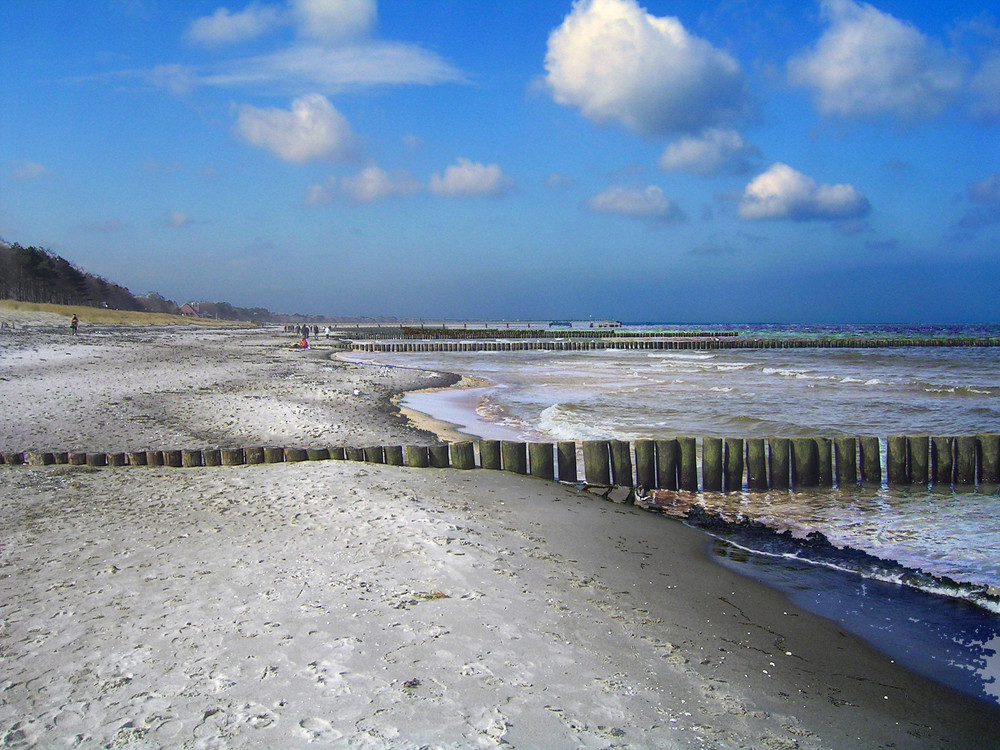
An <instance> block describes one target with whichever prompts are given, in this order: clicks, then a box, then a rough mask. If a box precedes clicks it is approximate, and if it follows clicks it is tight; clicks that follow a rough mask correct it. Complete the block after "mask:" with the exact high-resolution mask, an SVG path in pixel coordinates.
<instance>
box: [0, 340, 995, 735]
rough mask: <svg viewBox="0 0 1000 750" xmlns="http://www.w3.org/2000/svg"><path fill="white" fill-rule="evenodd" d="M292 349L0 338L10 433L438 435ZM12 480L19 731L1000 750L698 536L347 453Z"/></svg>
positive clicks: (983, 707)
mask: <svg viewBox="0 0 1000 750" xmlns="http://www.w3.org/2000/svg"><path fill="white" fill-rule="evenodd" d="M0 341H2V340H0ZM289 341H290V339H289V337H286V336H280V335H270V334H268V333H266V332H264V333H253V334H250V335H247V334H244V333H242V332H225V333H211V332H205V333H203V332H199V333H198V334H197V335H196V336H194V337H192V336H189V335H186V334H177V333H175V332H169V333H164V332H116V333H115V335H114V337H113V340H112V341H110V342H109V341H108V340H107V339H102V340H100V341H97V340H92V341H71V340H70V339H69V338H68V337H65V338H61V339H57V340H52V341H38V340H35V339H32V340H30V342H28V345H26V346H24V347H21V348H19V349H16V350H9V349H3V350H0V370H2V372H0V376H3V377H4V378H5V381H4V393H5V398H6V399H7V401H8V404H9V405H10V408H9V409H8V410H6V411H5V412H4V413H3V414H0V423H2V427H3V430H2V432H0V435H2V438H0V440H2V441H6V443H7V444H11V445H12V447H13V448H14V449H21V448H27V447H29V446H28V445H22V444H16V445H15V443H21V442H22V441H27V440H28V439H29V438H30V440H31V441H33V444H34V445H37V446H39V447H43V446H45V445H49V446H54V445H55V444H56V443H59V445H60V447H62V446H63V442H64V441H65V442H69V441H70V438H72V439H73V440H76V441H78V442H79V441H83V440H88V441H89V440H93V441H98V440H103V441H104V442H105V444H108V445H109V446H111V447H116V446H118V445H120V444H121V443H123V442H124V443H125V444H126V446H122V447H127V445H139V444H143V443H151V442H157V443H158V444H157V445H156V446H155V447H158V448H162V447H165V445H164V444H178V443H182V442H183V441H184V440H187V441H189V442H190V444H191V445H194V446H195V447H199V448H200V447H204V445H205V442H206V441H207V440H209V439H211V440H212V441H213V442H224V441H230V442H232V443H239V442H259V441H260V440H261V439H262V438H263V437H272V438H273V439H274V441H276V442H279V444H280V443H281V442H284V443H285V444H293V443H294V442H296V441H298V442H299V443H300V444H307V443H310V442H312V443H314V444H315V443H320V444H321V443H329V444H336V443H337V442H341V443H345V442H346V439H347V438H350V439H351V440H352V442H353V444H355V445H377V444H389V443H397V442H406V441H412V440H414V439H425V440H428V441H430V440H432V439H433V436H431V435H429V434H424V433H419V432H416V431H415V428H414V427H412V426H411V425H410V424H409V423H408V422H407V421H406V420H405V419H404V418H402V417H400V416H399V415H398V414H396V413H392V414H390V413H389V411H390V410H393V409H392V395H393V394H395V393H398V392H400V391H401V390H406V389H414V386H417V387H419V386H421V385H423V386H424V387H441V386H442V385H443V384H444V383H445V382H446V381H447V378H445V377H444V376H442V375H440V374H437V375H436V376H431V375H428V374H427V373H416V372H405V373H404V372H384V373H380V372H379V371H377V370H372V369H371V368H370V367H361V366H351V365H348V364H347V363H343V362H337V361H334V360H331V359H330V358H329V357H328V356H327V355H328V352H327V351H325V350H324V348H323V347H318V348H317V349H316V350H313V351H303V352H296V351H293V350H290V349H289V348H287V344H288V343H289ZM234 365H235V367H234ZM355 390H356V391H359V393H358V394H355V393H354V391H355ZM40 394H44V398H41V396H40ZM39 420H40V421H39ZM248 436H250V437H248ZM251 438H252V440H251ZM199 441H201V442H199ZM196 443H197V444H196ZM177 447H184V446H183V445H177ZM0 473H2V474H3V480H4V481H3V482H0V511H2V512H0V533H2V534H3V538H4V539H5V540H7V541H8V543H6V544H5V545H3V547H2V548H0V567H3V568H4V570H5V571H7V572H6V573H5V575H4V576H2V577H0V622H3V623H4V627H3V628H2V629H0V650H2V652H3V654H4V661H5V670H4V675H3V677H2V678H0V686H2V689H3V691H4V695H5V701H4V703H3V704H2V705H0V736H4V737H6V738H10V739H11V742H15V741H17V742H23V743H24V744H25V745H30V744H33V743H34V744H38V745H43V746H54V745H57V744H62V743H65V742H70V741H76V742H77V743H83V744H86V745H91V746H104V745H107V744H114V745H121V744H127V743H129V742H132V743H143V742H144V743H148V744H152V745H155V746H179V745H187V744H190V745H195V744H205V745H215V746H241V745H248V744H250V745H257V746H278V745H281V746H287V747H305V746H308V745H309V744H310V743H313V742H317V741H319V742H326V743H332V742H337V741H342V742H344V743H347V744H351V743H355V744H357V743H364V742H368V743H374V744H375V745H378V746H394V747H406V748H409V747H419V746H422V745H425V744H445V745H461V746H480V747H495V746H500V745H502V744H506V745H509V746H513V747H538V746H545V747H551V748H556V749H557V750H559V749H561V748H567V749H568V748H576V747H593V748H596V747H605V746H607V745H608V744H609V743H614V744H616V745H618V746H621V747H634V748H639V747H648V746H650V744H652V745H654V746H666V747H678V748H687V747H705V746H716V747H726V748H751V747H753V748H757V747H775V748H777V747H788V748H790V747H799V748H803V750H821V748H822V749H828V748H843V749H844V750H847V748H856V747H859V746H864V747H891V746H897V747H899V746H906V747H917V748H923V747H926V748H935V749H937V748H947V747H954V748H977V747H982V748H987V747H992V746H996V745H997V743H1000V708H998V707H995V706H990V705H988V704H984V703H983V702H981V701H977V700H975V699H972V698H969V697H967V696H964V695H961V694H959V693H957V692H955V691H952V690H949V689H947V688H944V687H942V686H940V685H938V684H936V683H933V682H931V681H930V680H927V679H925V678H922V677H919V676H917V675H915V674H913V673H912V672H910V671H908V670H905V669H903V668H902V667H900V666H898V665H895V664H893V663H891V661H890V660H889V659H887V658H886V657H885V656H883V655H881V654H879V653H877V652H876V651H875V650H874V649H872V648H871V647H869V646H867V645H866V644H864V643H863V642H862V641H861V640H859V639H858V638H855V637H853V636H850V635H848V634H847V633H845V632H844V631H843V630H842V629H841V628H840V627H838V626H837V624H836V623H833V622H831V621H828V620H825V619H823V618H820V617H817V616H814V615H811V614H809V613H808V612H806V611H805V610H802V609H800V608H799V607H797V606H795V605H792V604H790V603H789V602H788V600H787V599H786V598H785V597H784V595H782V594H780V593H778V592H776V591H774V590H773V589H771V588H769V587H767V586H764V585H762V584H758V583H756V582H754V581H752V580H750V579H748V578H746V577H744V576H742V575H737V574H735V573H733V572H731V571H727V570H726V569H724V568H722V567H721V566H719V565H717V564H716V563H715V562H714V561H712V560H711V559H709V557H708V554H707V551H706V545H707V539H706V537H705V535H704V534H703V533H702V532H700V531H697V530H694V529H689V528H687V527H685V526H683V525H681V524H679V523H676V522H675V521H672V520H669V519H665V518H658V517H656V516H653V515H651V514H649V513H646V512H645V511H641V510H639V509H637V508H634V507H629V506H624V505H620V504H617V503H609V502H604V501H602V500H600V499H599V498H598V497H596V496H594V495H592V494H590V493H587V492H584V491H581V490H577V489H575V488H571V487H565V486H563V485H560V484H558V483H554V482H542V481H539V480H537V479H533V478H531V477H521V476H518V475H514V474H510V473H506V472H493V471H471V472H468V471H460V470H436V469H411V468H406V467H398V468H397V467H390V466H385V465H377V464H368V463H352V462H341V461H325V462H304V463H295V464H273V465H261V466H241V467H231V468H228V467H205V468H192V469H159V468H152V467H147V468H142V469H131V468H127V467H126V468H121V469H90V468H88V467H72V468H71V467H58V466H51V467H38V468H35V467H13V466H0Z"/></svg>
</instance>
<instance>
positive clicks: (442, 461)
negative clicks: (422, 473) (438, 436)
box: [427, 443, 451, 469]
mask: <svg viewBox="0 0 1000 750" xmlns="http://www.w3.org/2000/svg"><path fill="white" fill-rule="evenodd" d="M427 457H428V459H429V460H430V465H431V468H432V469H447V468H448V467H449V466H451V460H450V458H449V456H448V445H447V443H444V444H442V445H432V446H430V447H429V448H428V449H427Z"/></svg>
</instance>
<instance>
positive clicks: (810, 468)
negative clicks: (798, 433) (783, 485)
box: [792, 438, 819, 489]
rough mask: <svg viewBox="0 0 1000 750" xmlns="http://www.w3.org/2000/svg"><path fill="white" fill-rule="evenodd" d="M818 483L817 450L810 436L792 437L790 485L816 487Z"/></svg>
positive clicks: (794, 486) (799, 487)
mask: <svg viewBox="0 0 1000 750" xmlns="http://www.w3.org/2000/svg"><path fill="white" fill-rule="evenodd" d="M818 484H819V451H818V450H817V449H816V441H815V440H813V439H812V438H792V487H793V488H795V489H801V488H804V487H816V486H817V485H818Z"/></svg>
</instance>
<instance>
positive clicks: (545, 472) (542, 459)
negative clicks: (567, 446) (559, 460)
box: [528, 443, 556, 479]
mask: <svg viewBox="0 0 1000 750" xmlns="http://www.w3.org/2000/svg"><path fill="white" fill-rule="evenodd" d="M528 465H529V468H530V473H531V476H533V477H538V478H539V479H555V477H556V474H555V446H553V445H552V443H528Z"/></svg>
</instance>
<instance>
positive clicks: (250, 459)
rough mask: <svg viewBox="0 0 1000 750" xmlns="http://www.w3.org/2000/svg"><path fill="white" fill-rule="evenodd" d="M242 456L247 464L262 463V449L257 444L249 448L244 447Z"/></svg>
mask: <svg viewBox="0 0 1000 750" xmlns="http://www.w3.org/2000/svg"><path fill="white" fill-rule="evenodd" d="M243 457H244V458H245V459H246V462H247V463H248V464H251V465H256V464H262V463H264V449H263V448H262V447H261V446H259V445H256V446H253V447H251V448H245V449H244V450H243Z"/></svg>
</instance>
